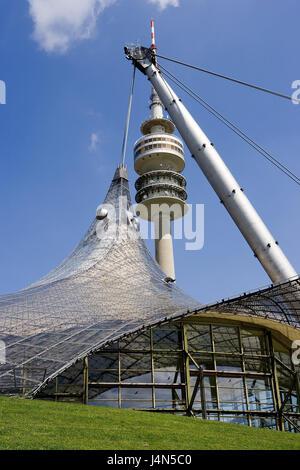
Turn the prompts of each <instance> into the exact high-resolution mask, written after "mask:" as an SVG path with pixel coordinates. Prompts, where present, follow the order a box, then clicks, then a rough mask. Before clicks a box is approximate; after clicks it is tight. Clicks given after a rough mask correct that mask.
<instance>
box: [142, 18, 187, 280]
mask: <svg viewBox="0 0 300 470" xmlns="http://www.w3.org/2000/svg"><path fill="white" fill-rule="evenodd" d="M151 37H152V44H151V49H152V50H153V51H154V53H155V51H156V44H155V34H154V22H153V21H151ZM150 98H151V103H150V110H151V118H150V119H149V120H147V121H145V122H144V123H143V124H142V125H141V132H142V134H143V136H142V137H140V138H139V139H138V140H137V141H136V143H135V145H134V169H135V171H136V173H137V174H138V175H140V176H139V178H138V179H137V180H136V183H135V188H136V190H137V193H136V196H135V200H136V202H137V203H138V206H137V209H136V213H137V215H138V216H139V217H141V218H142V219H144V220H148V221H151V222H154V224H155V225H154V227H155V258H156V261H157V262H158V263H159V265H160V267H161V268H162V270H163V271H164V272H165V274H166V276H167V277H168V278H170V279H172V280H175V267H174V254H173V241H172V230H171V222H172V221H173V220H175V219H178V218H180V217H182V216H184V214H185V213H186V212H187V205H186V203H185V201H186V198H187V193H186V190H185V187H186V180H185V178H184V176H182V175H181V172H182V171H183V170H184V167H185V161H184V147H183V143H182V141H181V140H180V139H179V138H178V137H176V136H174V135H172V134H173V132H174V130H175V125H174V124H173V122H172V121H170V120H169V119H165V118H164V116H163V105H162V103H161V101H160V99H159V97H158V94H157V92H156V90H155V89H154V87H153V86H152V94H151V97H150Z"/></svg>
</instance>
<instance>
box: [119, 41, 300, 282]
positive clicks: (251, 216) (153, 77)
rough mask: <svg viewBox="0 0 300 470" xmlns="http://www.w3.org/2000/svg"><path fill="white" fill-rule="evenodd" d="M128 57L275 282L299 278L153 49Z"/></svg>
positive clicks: (132, 52)
mask: <svg viewBox="0 0 300 470" xmlns="http://www.w3.org/2000/svg"><path fill="white" fill-rule="evenodd" d="M125 53H126V55H127V58H128V59H130V60H132V62H133V63H134V65H135V66H136V67H137V68H138V69H139V70H140V71H141V72H142V73H143V74H145V75H147V76H148V79H149V80H150V82H151V84H152V85H153V87H154V88H155V90H156V92H157V94H158V96H159V98H160V100H161V102H162V103H163V105H164V106H165V108H166V110H167V111H168V113H169V115H170V116H171V118H172V120H173V121H174V124H175V125H176V127H177V129H178V131H179V133H180V134H181V136H182V138H183V140H184V141H185V143H186V145H187V147H188V148H189V150H190V152H191V154H192V156H193V157H194V158H195V160H196V162H197V163H198V165H199V167H200V168H201V170H202V171H203V173H204V175H205V176H206V178H207V179H208V181H209V183H210V184H211V186H212V187H213V189H214V190H215V192H216V193H217V195H218V196H219V198H220V201H221V202H222V204H223V205H224V206H225V208H226V209H227V211H228V212H229V214H230V216H231V217H232V219H233V221H234V222H235V224H236V225H237V227H238V228H239V230H240V231H241V233H242V235H243V236H244V238H245V239H246V241H247V242H248V244H249V246H250V247H251V249H252V250H253V252H254V255H255V256H256V257H257V258H258V260H259V261H260V263H261V265H262V266H263V268H264V269H265V271H266V272H267V274H268V275H269V277H270V278H271V280H272V281H273V282H282V281H285V280H287V279H291V278H293V277H295V276H297V272H296V271H295V269H294V268H293V266H292V265H291V263H290V262H289V260H288V259H287V258H286V256H285V254H284V253H283V251H282V250H281V248H280V247H279V246H278V242H277V241H276V240H275V238H274V237H273V236H272V234H271V233H270V231H269V230H268V228H267V227H266V226H265V224H264V222H263V221H262V219H261V218H260V217H259V215H258V213H257V212H256V210H255V209H254V207H253V206H252V204H251V203H250V201H249V200H248V198H247V197H246V195H245V194H244V192H243V189H242V188H241V186H240V185H239V184H238V182H237V181H236V179H235V178H234V177H233V175H232V174H231V172H230V171H229V169H228V168H227V166H226V165H225V163H224V162H223V160H222V158H221V157H220V155H219V154H218V152H217V151H216V149H215V148H214V145H213V143H212V142H211V141H210V140H209V138H208V137H207V136H206V135H205V133H204V132H203V131H202V129H201V128H200V126H199V125H198V124H197V122H196V121H195V120H194V118H193V117H192V116H191V114H190V113H189V111H188V110H187V109H186V107H185V106H184V105H183V104H182V102H181V100H180V99H179V98H178V96H177V95H176V93H175V92H174V91H173V89H172V88H171V87H170V85H169V84H168V83H167V82H166V80H165V79H164V78H163V77H162V76H161V73H160V71H159V69H158V67H157V64H156V57H155V55H154V54H153V52H152V50H151V49H148V48H145V47H137V48H135V49H128V48H125Z"/></svg>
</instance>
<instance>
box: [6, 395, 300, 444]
mask: <svg viewBox="0 0 300 470" xmlns="http://www.w3.org/2000/svg"><path fill="white" fill-rule="evenodd" d="M0 449H1V450H2V449H14V450H17V449H40V450H46V449H78V450H79V449H95V450H99V449H102V450H105V449H108V450H140V449H143V450H184V449H186V450H193V449H196V450H203V449H205V450H221V449H222V450H232V449H236V450H256V449H263V450H267V449H269V450H273V449H280V450H292V449H293V450H299V449H300V435H297V434H293V433H287V432H285V433H282V432H279V431H269V430H264V429H257V428H248V427H247V426H240V425H237V424H227V423H219V422H214V421H202V420H199V419H194V418H188V417H184V416H173V415H166V414H160V413H147V412H140V411H133V410H118V409H113V408H105V407H100V406H85V405H77V404H71V403H54V402H45V401H39V400H23V399H17V398H4V397H0Z"/></svg>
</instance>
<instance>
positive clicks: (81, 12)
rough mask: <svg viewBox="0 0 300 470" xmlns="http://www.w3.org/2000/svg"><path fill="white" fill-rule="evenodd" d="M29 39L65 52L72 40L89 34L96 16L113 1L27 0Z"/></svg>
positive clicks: (43, 47) (43, 46) (45, 48)
mask: <svg viewBox="0 0 300 470" xmlns="http://www.w3.org/2000/svg"><path fill="white" fill-rule="evenodd" d="M28 2H29V5H30V14H31V16H32V18H33V21H34V32H33V38H34V39H35V40H36V41H37V42H38V43H39V45H40V47H41V48H42V49H44V50H45V51H47V52H53V51H57V52H62V53H63V52H66V51H67V49H68V48H69V47H70V45H71V43H72V42H73V41H76V40H79V39H87V38H89V37H91V35H92V32H93V30H94V28H95V25H96V21H97V17H98V16H99V15H100V13H102V12H103V10H104V9H105V8H106V7H108V6H109V5H112V4H113V3H115V2H116V0H28Z"/></svg>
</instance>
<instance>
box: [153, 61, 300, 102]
mask: <svg viewBox="0 0 300 470" xmlns="http://www.w3.org/2000/svg"><path fill="white" fill-rule="evenodd" d="M156 55H157V57H159V58H160V59H165V60H169V61H170V62H174V63H175V64H179V65H184V66H185V67H189V68H191V69H194V70H198V71H200V72H204V73H208V74H209V75H213V76H215V77H219V78H224V79H225V80H229V81H231V82H234V83H238V84H239V85H244V86H248V87H250V88H254V89H256V90H259V91H264V92H265V93H270V94H271V95H275V96H279V97H280V98H285V99H287V100H290V101H293V102H294V103H300V100H298V99H297V98H292V97H291V96H288V95H285V94H283V93H279V92H278V91H273V90H269V89H268V88H263V87H260V86H258V85H253V84H252V83H248V82H244V81H242V80H238V79H237V78H233V77H228V76H227V75H223V74H221V73H216V72H212V71H211V70H206V69H203V68H201V67H196V66H195V65H191V64H186V63H185V62H181V61H180V60H176V59H171V58H170V57H165V56H163V55H159V54H156Z"/></svg>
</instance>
